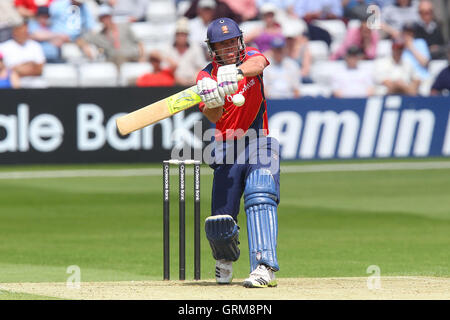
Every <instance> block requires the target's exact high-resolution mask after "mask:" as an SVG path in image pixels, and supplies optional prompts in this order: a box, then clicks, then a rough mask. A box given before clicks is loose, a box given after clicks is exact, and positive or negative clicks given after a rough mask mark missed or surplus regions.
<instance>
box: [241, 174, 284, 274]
mask: <svg viewBox="0 0 450 320" xmlns="http://www.w3.org/2000/svg"><path fill="white" fill-rule="evenodd" d="M277 200H278V199H277V187H276V184H275V180H274V178H273V177H272V174H271V173H270V171H269V170H267V169H257V170H254V171H253V172H251V173H250V174H249V176H248V177H247V180H246V184H245V190H244V203H245V212H246V214H247V233H248V246H249V254H250V272H252V271H253V270H254V269H256V267H257V266H258V265H259V264H265V265H267V266H269V267H271V268H272V269H273V270H275V271H278V270H279V266H278V259H277V252H276V248H277V236H278V217H277Z"/></svg>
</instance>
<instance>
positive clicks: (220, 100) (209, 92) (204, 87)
mask: <svg viewBox="0 0 450 320" xmlns="http://www.w3.org/2000/svg"><path fill="white" fill-rule="evenodd" d="M197 91H198V95H199V96H200V98H202V101H203V102H204V103H205V106H206V107H207V108H209V109H213V108H218V107H221V106H223V105H224V104H225V98H224V96H221V95H220V94H219V90H218V89H217V82H216V81H214V80H213V79H211V78H208V77H205V78H203V79H201V80H198V81H197Z"/></svg>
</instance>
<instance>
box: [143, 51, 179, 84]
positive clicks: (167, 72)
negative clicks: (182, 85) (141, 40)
mask: <svg viewBox="0 0 450 320" xmlns="http://www.w3.org/2000/svg"><path fill="white" fill-rule="evenodd" d="M149 61H150V63H151V65H152V67H153V71H152V72H149V73H146V74H144V75H142V76H140V77H139V78H138V79H137V81H136V85H137V86H138V87H172V86H174V85H175V75H174V73H175V69H176V68H177V63H176V62H175V61H174V60H172V59H171V58H169V57H167V56H165V55H163V54H162V53H161V52H159V51H156V50H155V51H152V52H151V53H150V55H149ZM163 63H164V64H166V66H164V65H163Z"/></svg>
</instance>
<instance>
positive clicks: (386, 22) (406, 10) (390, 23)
mask: <svg viewBox="0 0 450 320" xmlns="http://www.w3.org/2000/svg"><path fill="white" fill-rule="evenodd" d="M417 12H418V11H417V6H416V5H414V4H413V2H412V0H396V1H395V4H393V5H388V6H385V7H384V8H383V9H382V10H381V15H380V16H381V20H382V21H381V29H382V30H383V31H384V32H385V33H386V34H387V36H388V37H390V38H392V39H395V38H398V37H400V35H401V32H402V30H403V26H404V25H405V24H406V23H415V22H418V21H419V15H418V13H417Z"/></svg>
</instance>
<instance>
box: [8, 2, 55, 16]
mask: <svg viewBox="0 0 450 320" xmlns="http://www.w3.org/2000/svg"><path fill="white" fill-rule="evenodd" d="M52 1H53V0H14V6H15V7H16V9H17V11H18V12H19V13H20V14H21V15H22V17H24V18H33V17H34V16H36V13H37V9H38V7H43V6H45V7H48V6H49V5H50V3H51V2H52Z"/></svg>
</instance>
